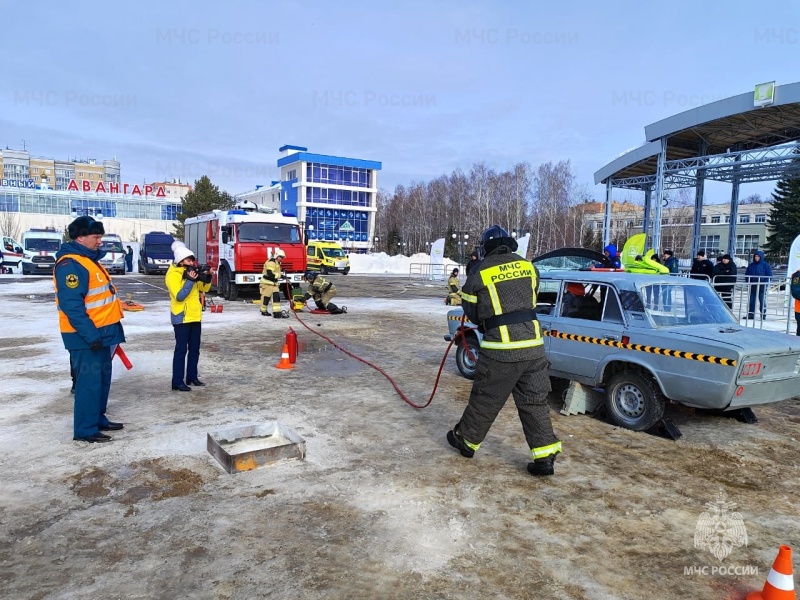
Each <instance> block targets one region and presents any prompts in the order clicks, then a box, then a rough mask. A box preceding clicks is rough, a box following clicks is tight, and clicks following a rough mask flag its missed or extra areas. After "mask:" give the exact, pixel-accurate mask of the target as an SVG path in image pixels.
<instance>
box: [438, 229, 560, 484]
mask: <svg viewBox="0 0 800 600" xmlns="http://www.w3.org/2000/svg"><path fill="white" fill-rule="evenodd" d="M481 246H482V248H483V254H484V256H485V258H484V259H483V261H481V263H480V264H479V265H478V266H477V267H476V268H475V269H474V270H473V271H472V272H471V273H470V274H469V275H468V276H467V281H466V283H464V287H463V288H461V299H462V301H463V307H464V313H465V314H466V316H467V318H468V319H469V320H470V321H471V322H473V323H475V324H477V325H478V330H479V331H481V332H482V333H483V339H482V340H481V348H480V353H479V356H478V364H477V367H476V370H475V380H474V382H473V384H472V392H471V394H470V397H469V404H468V405H467V408H466V409H465V410H464V414H463V415H462V416H461V420H460V421H459V422H458V423H457V424H456V426H455V427H454V428H453V429H452V430H451V431H448V432H447V441H448V442H449V444H450V445H451V446H452V447H453V448H455V449H456V450H458V451H459V452H460V453H461V456H464V457H466V458H472V456H474V454H475V451H476V450H477V449H478V448H479V447H480V445H481V442H483V440H484V439H485V438H486V435H487V434H488V433H489V428H490V427H491V426H492V423H493V422H494V420H495V418H496V417H497V414H498V413H499V412H500V409H501V408H503V405H504V404H505V403H506V400H507V399H508V396H509V395H513V396H514V403H515V404H516V405H517V412H518V413H519V418H520V421H522V430H523V431H524V432H525V439H526V441H527V442H528V447H529V448H530V451H531V458H532V459H533V462H530V463H528V472H529V473H530V474H531V475H537V476H538V475H552V474H553V473H554V472H555V469H554V463H555V459H556V454H558V453H559V452H561V442H560V441H559V439H558V438H557V437H556V434H555V432H553V425H552V423H551V422H550V414H549V410H550V409H549V407H548V405H547V395H548V393H549V392H550V377H549V376H548V367H547V358H546V357H545V353H544V340H543V338H542V329H541V326H540V325H539V321H538V320H537V319H536V313H535V312H534V308H535V307H536V296H537V294H538V292H539V273H538V271H537V270H536V267H534V266H533V264H531V263H530V262H529V261H527V260H525V259H524V258H522V257H521V256H519V255H517V254H515V253H514V251H515V250H516V249H517V241H516V240H515V239H514V238H512V237H511V236H509V235H508V232H507V231H506V230H505V229H503V228H502V227H499V226H497V225H493V226H492V227H490V228H489V229H487V230H486V231H484V232H483V235H482V237H481ZM531 292H532V293H531Z"/></svg>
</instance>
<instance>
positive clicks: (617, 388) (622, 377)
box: [606, 370, 664, 431]
mask: <svg viewBox="0 0 800 600" xmlns="http://www.w3.org/2000/svg"><path fill="white" fill-rule="evenodd" d="M606 412H607V413H608V417H609V418H610V419H611V421H612V422H613V423H614V424H615V425H619V426H620V427H624V428H625V429H632V430H633V431H644V430H645V429H650V428H651V427H652V426H653V425H655V424H656V423H658V422H659V421H660V420H661V418H662V417H663V416H664V396H663V394H662V393H661V390H660V389H659V388H658V384H657V383H656V382H655V380H654V379H653V378H652V377H650V376H648V375H643V374H641V373H639V372H637V371H632V370H631V371H622V372H620V373H617V374H616V375H614V376H613V377H611V379H610V380H609V382H608V386H606Z"/></svg>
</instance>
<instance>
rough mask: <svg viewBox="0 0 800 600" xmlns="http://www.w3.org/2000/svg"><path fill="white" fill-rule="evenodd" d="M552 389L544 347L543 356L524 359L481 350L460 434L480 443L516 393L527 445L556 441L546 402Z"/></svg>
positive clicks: (467, 439) (531, 446)
mask: <svg viewBox="0 0 800 600" xmlns="http://www.w3.org/2000/svg"><path fill="white" fill-rule="evenodd" d="M550 389H551V388H550V377H549V376H548V373H547V358H546V357H545V355H544V350H542V352H541V356H540V357H537V358H535V359H533V360H527V361H523V362H500V361H498V360H494V359H492V358H489V357H488V356H486V355H485V354H481V355H480V356H479V357H478V366H477V369H476V372H475V381H474V382H473V384H472V393H471V394H470V397H469V404H468V405H467V408H466V409H465V410H464V414H463V415H462V417H461V422H460V425H459V429H460V432H461V435H463V436H464V439H465V440H466V441H468V442H470V443H472V444H480V443H481V442H482V441H483V440H484V439H485V438H486V434H488V433H489V428H490V427H491V426H492V423H494V420H495V418H497V415H498V413H499V412H500V409H501V408H503V405H504V404H505V403H506V400H508V397H509V395H513V396H514V403H515V404H516V405H517V412H518V413H519V420H520V421H521V422H522V430H523V431H524V432H525V439H526V440H527V442H528V447H529V448H531V450H533V449H535V448H542V447H544V446H549V445H550V444H555V443H556V442H557V441H558V438H557V437H556V434H555V432H554V431H553V424H552V422H551V421H550V408H549V406H548V405H547V394H549V393H550Z"/></svg>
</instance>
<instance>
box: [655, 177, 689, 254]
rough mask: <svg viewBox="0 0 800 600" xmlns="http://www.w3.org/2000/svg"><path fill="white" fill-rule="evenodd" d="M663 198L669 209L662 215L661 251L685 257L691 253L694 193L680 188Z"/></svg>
mask: <svg viewBox="0 0 800 600" xmlns="http://www.w3.org/2000/svg"><path fill="white" fill-rule="evenodd" d="M665 197H666V199H667V200H668V204H669V209H668V210H666V211H664V212H663V213H662V220H661V251H663V250H664V249H667V248H669V249H671V250H672V251H673V252H675V254H676V255H677V256H686V255H687V254H688V253H689V252H691V248H690V247H689V246H691V238H692V224H693V223H694V193H693V191H692V190H690V189H689V188H681V189H679V190H678V191H677V192H676V193H669V194H667V195H666V196H665ZM657 251H658V250H657Z"/></svg>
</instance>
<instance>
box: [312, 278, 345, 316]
mask: <svg viewBox="0 0 800 600" xmlns="http://www.w3.org/2000/svg"><path fill="white" fill-rule="evenodd" d="M306 281H308V290H306V293H305V296H304V300H305V301H306V302H308V300H309V298H313V299H314V302H315V303H316V305H317V310H327V311H328V312H330V313H331V314H332V315H340V314H342V313H346V312H347V308H346V307H344V306H342V307H341V308H339V307H338V306H336V305H335V304H334V303H333V302H331V298H333V297H334V296H335V295H336V286H335V285H333V282H330V281H328V280H327V279H325V278H324V277H322V276H320V275H317V274H316V273H315V272H314V271H309V272H308V273H306Z"/></svg>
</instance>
